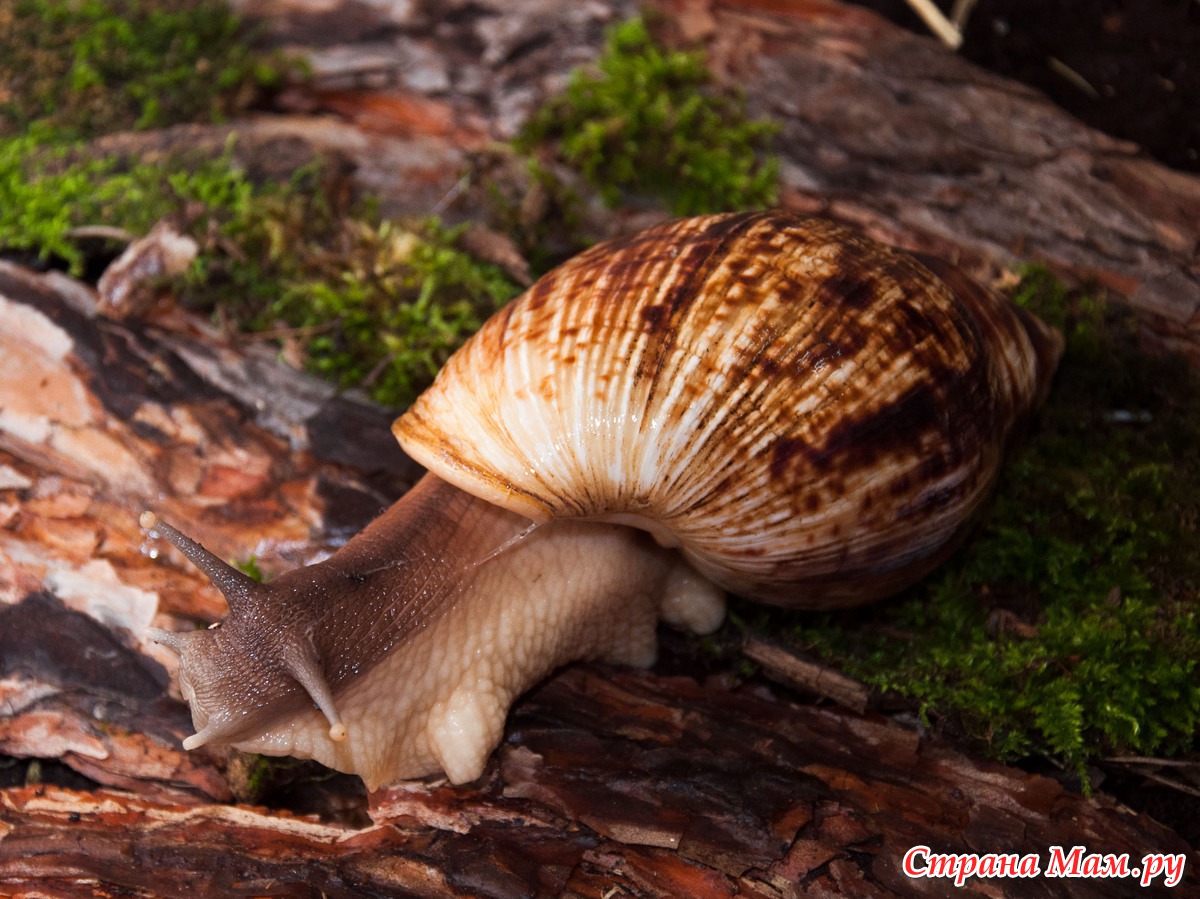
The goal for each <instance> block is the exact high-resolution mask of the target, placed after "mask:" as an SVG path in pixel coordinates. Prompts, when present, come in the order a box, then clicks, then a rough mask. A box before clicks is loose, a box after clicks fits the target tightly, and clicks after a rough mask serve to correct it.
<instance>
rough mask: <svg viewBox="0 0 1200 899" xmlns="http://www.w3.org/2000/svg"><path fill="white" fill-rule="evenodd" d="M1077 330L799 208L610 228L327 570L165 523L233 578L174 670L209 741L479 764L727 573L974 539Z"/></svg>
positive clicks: (868, 588) (824, 595)
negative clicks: (246, 562) (209, 545)
mask: <svg viewBox="0 0 1200 899" xmlns="http://www.w3.org/2000/svg"><path fill="white" fill-rule="evenodd" d="M1060 351H1061V339H1060V337H1059V336H1058V335H1057V334H1056V333H1055V332H1053V331H1051V330H1049V329H1048V328H1046V327H1045V326H1044V325H1043V324H1042V323H1041V322H1039V321H1038V320H1036V319H1035V318H1033V317H1032V316H1031V315H1029V314H1027V313H1025V312H1023V311H1022V310H1020V309H1017V308H1016V307H1014V306H1012V305H1011V304H1009V303H1008V302H1007V301H1005V300H1004V299H1003V298H1001V297H998V296H997V295H995V294H994V293H992V292H990V291H989V290H987V289H985V288H983V287H980V286H979V285H977V284H975V283H973V282H972V281H971V280H969V279H968V278H967V277H965V276H964V275H963V274H961V273H960V272H959V271H958V270H957V269H955V268H953V267H952V266H950V265H948V264H946V263H942V262H938V261H936V260H932V259H922V260H920V261H918V259H916V258H914V257H913V256H910V255H907V254H905V253H902V252H898V251H895V250H891V249H889V248H886V247H883V246H881V245H879V244H877V243H875V242H873V241H871V240H869V239H867V238H865V237H864V236H862V235H861V234H859V233H858V232H856V231H854V230H852V229H850V228H847V227H845V226H842V225H838V224H834V223H832V222H828V221H823V220H816V219H804V218H799V217H795V216H792V215H788V214H784V213H780V212H763V213H750V214H735V215H721V216H708V217H702V218H693V219H685V220H681V221H676V222H672V223H669V224H666V225H663V226H661V227H657V228H653V229H651V230H649V231H645V232H643V233H641V234H638V235H635V236H633V237H628V238H625V239H622V240H617V241H613V242H609V243H605V244H601V245H598V246H595V247H593V248H592V249H590V250H588V251H586V252H584V253H582V254H581V255H579V256H577V257H575V258H574V259H572V260H570V261H568V262H566V263H565V264H563V265H562V266H560V267H559V268H557V269H555V270H554V271H552V272H550V273H549V274H547V275H546V276H545V277H543V278H542V279H541V280H540V281H538V282H537V283H536V284H534V285H533V286H532V287H531V288H530V289H529V290H528V291H527V292H526V293H525V294H524V295H523V296H522V297H520V298H519V299H518V300H516V301H514V302H513V303H511V304H510V305H508V306H507V307H505V308H504V309H502V310H501V311H500V312H499V313H497V314H496V315H495V316H494V317H493V318H492V319H491V320H489V321H488V322H487V323H486V324H485V325H484V326H483V328H482V329H481V330H480V331H479V332H478V333H477V334H476V335H475V336H474V337H473V338H472V339H471V340H470V341H468V342H467V344H466V345H465V346H463V348H462V349H461V350H459V351H458V353H456V354H455V355H454V356H453V357H452V358H451V359H450V361H449V363H448V364H447V365H446V366H445V368H444V369H443V370H442V372H441V373H440V374H439V375H438V378H437V380H436V382H435V383H434V384H433V386H432V387H431V388H430V389H429V390H428V391H426V392H425V393H424V394H423V395H422V396H421V397H420V398H419V399H418V400H417V401H416V403H415V404H414V405H413V406H412V407H411V408H410V409H409V410H408V411H407V412H405V413H404V414H403V415H402V416H401V417H400V418H399V419H398V420H397V421H396V423H395V425H394V427H393V430H394V431H395V435H396V438H397V439H398V440H399V442H400V445H401V446H402V447H403V448H404V450H405V451H406V452H407V453H408V454H409V455H410V456H412V457H413V458H414V459H416V460H417V461H418V462H420V463H421V464H422V465H424V466H425V467H426V468H427V469H428V471H429V473H428V474H427V475H425V477H424V478H423V479H422V480H421V481H420V482H419V483H417V485H416V486H415V487H414V488H413V489H412V490H411V491H410V492H409V493H407V494H406V495H405V496H403V497H402V498H401V499H400V500H399V501H398V502H397V503H395V505H393V506H392V507H391V508H389V509H388V510H387V511H385V512H384V513H383V514H382V515H381V516H380V517H379V518H378V519H376V520H375V521H374V522H373V523H371V524H370V525H369V526H368V527H367V528H366V529H364V530H363V531H362V532H361V533H360V534H358V535H357V536H356V537H354V538H353V539H352V540H350V541H349V542H348V543H347V544H346V545H345V546H344V547H343V548H342V549H340V550H339V551H338V552H337V553H335V554H334V555H333V556H332V557H330V558H329V559H328V560H326V561H324V562H321V563H319V564H315V565H310V566H308V567H304V568H300V569H297V570H293V571H288V572H287V573H285V574H282V575H280V576H279V577H277V578H276V579H275V580H273V581H271V582H270V583H267V584H260V583H257V582H255V581H253V580H251V579H250V578H249V577H247V576H245V575H243V574H242V573H241V572H239V571H237V570H236V569H234V568H231V567H230V566H228V565H226V564H225V563H224V562H222V561H221V560H219V559H217V558H215V557H213V556H212V555H211V554H209V553H208V552H207V551H206V550H204V549H203V548H202V547H200V546H199V545H198V544H196V543H194V542H192V541H190V540H188V539H187V538H186V537H183V536H182V535H180V534H179V533H178V532H177V531H175V530H174V529H173V528H170V527H169V526H167V525H165V524H163V523H161V522H158V521H157V520H156V519H155V517H154V516H153V515H151V514H149V513H147V515H145V516H144V517H143V524H144V525H145V526H147V527H151V528H153V529H154V530H156V531H157V532H159V533H160V534H162V535H164V536H166V537H167V538H169V539H170V540H171V541H172V542H173V543H175V544H176V545H177V546H178V547H179V548H180V549H181V550H182V551H183V553H184V554H185V555H186V556H187V557H188V558H189V559H191V560H192V561H193V562H194V563H195V564H197V565H198V566H199V567H200V568H201V569H202V570H203V571H204V572H205V573H206V574H207V575H208V576H209V577H210V578H211V579H212V581H213V583H215V584H216V586H217V587H219V588H220V589H221V591H222V592H223V593H224V594H225V596H226V598H227V599H228V601H229V609H230V611H229V615H228V616H227V617H226V618H225V620H224V621H223V622H222V623H221V625H220V626H219V627H216V628H213V629H209V630H201V631H196V632H193V633H166V632H162V631H159V632H156V634H155V638H156V639H158V640H159V641H161V642H163V643H165V644H167V645H168V646H170V647H172V648H173V649H175V650H176V651H177V652H178V653H179V655H180V657H181V660H180V668H179V684H180V689H181V691H182V693H183V696H184V698H185V699H186V700H187V701H188V702H189V703H190V704H191V711H192V720H193V723H194V724H195V726H196V728H197V733H196V734H195V735H194V736H192V737H189V738H188V739H187V740H185V741H184V746H185V747H187V748H193V747H196V746H201V745H204V744H209V743H212V744H232V745H234V746H236V747H239V748H241V749H246V750H251V751H257V752H263V753H268V754H277V755H293V756H300V757H311V758H315V759H317V760H319V761H321V762H323V763H324V764H326V765H328V766H330V767H333V768H337V769H339V770H342V771H349V772H354V773H357V774H359V775H361V776H362V778H363V779H364V780H365V781H366V783H367V784H368V786H370V787H372V788H374V787H376V786H378V785H381V784H385V783H389V782H392V781H396V780H400V779H404V778H412V777H418V776H422V775H427V774H431V773H436V772H445V774H446V776H447V777H448V778H449V779H450V780H451V781H453V782H455V783H462V782H466V781H470V780H473V779H474V778H476V777H478V776H479V775H480V774H481V773H482V771H483V768H484V765H485V763H486V761H487V759H488V756H489V754H490V753H491V751H492V750H493V749H494V748H495V747H496V745H497V744H498V743H499V741H500V739H501V736H502V733H503V728H504V721H505V716H506V714H507V711H508V708H509V706H510V705H511V703H512V702H513V701H514V700H515V699H516V697H517V696H518V695H520V694H521V693H522V692H523V691H524V690H526V689H528V688H529V687H530V686H531V685H533V684H534V683H536V682H537V681H539V680H540V679H541V678H543V677H544V676H545V675H546V674H547V673H548V672H550V671H551V670H553V669H554V668H556V667H558V666H560V665H562V664H564V663H566V662H569V661H572V660H578V659H600V660H606V661H610V662H616V663H621V664H630V665H647V664H649V663H651V662H652V660H653V659H654V654H655V627H656V624H657V622H658V621H659V620H665V621H667V622H669V623H671V624H674V625H678V626H681V627H686V628H690V629H692V630H695V631H699V632H707V631H711V630H713V629H715V628H716V627H717V626H718V625H719V624H720V622H721V620H722V616H723V613H724V596H725V593H726V591H732V592H734V593H736V594H740V595H743V596H747V597H751V598H756V599H759V600H761V601H764V602H768V603H774V604H778V605H784V606H792V607H796V608H810V609H815V608H835V607H844V606H850V605H854V604H858V603H863V602H868V601H870V600H874V599H878V598H880V597H883V596H886V595H888V594H890V593H893V592H895V591H896V590H898V589H900V588H902V587H904V586H906V585H908V584H911V583H912V582H913V581H915V580H916V579H918V578H920V577H921V576H922V575H924V574H925V573H926V572H928V571H929V570H930V569H932V568H933V567H934V566H936V565H937V564H938V563H939V562H940V561H942V560H943V559H944V558H945V557H946V556H947V555H948V554H949V552H950V551H951V549H952V548H953V547H954V546H955V543H956V540H957V538H958V537H959V536H960V535H961V534H962V532H963V530H964V527H965V526H966V525H967V523H968V522H969V520H970V518H971V516H972V513H973V512H974V511H975V510H976V509H977V507H978V506H979V505H980V503H981V502H982V501H983V499H984V498H985V496H986V495H987V493H988V491H989V489H990V488H991V486H992V485H993V483H994V482H995V480H996V476H997V471H998V469H999V466H1000V462H1001V457H1002V454H1003V451H1004V446H1005V443H1006V441H1007V439H1008V437H1009V435H1010V433H1011V432H1012V431H1013V429H1014V425H1016V424H1017V422H1019V421H1020V420H1021V419H1023V418H1024V417H1026V416H1027V414H1028V413H1029V412H1030V411H1031V410H1032V409H1033V408H1034V407H1036V405H1037V403H1038V402H1040V400H1041V398H1042V397H1043V396H1044V395H1045V392H1046V389H1047V383H1048V381H1049V379H1050V376H1051V374H1052V372H1053V369H1054V367H1055V364H1056V362H1057V359H1058V356H1059V353H1060Z"/></svg>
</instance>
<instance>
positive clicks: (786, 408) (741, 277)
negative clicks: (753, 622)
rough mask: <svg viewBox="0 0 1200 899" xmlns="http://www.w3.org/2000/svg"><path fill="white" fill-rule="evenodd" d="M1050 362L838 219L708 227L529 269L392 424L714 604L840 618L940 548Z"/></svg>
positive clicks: (938, 274)
mask: <svg viewBox="0 0 1200 899" xmlns="http://www.w3.org/2000/svg"><path fill="white" fill-rule="evenodd" d="M1059 346H1060V344H1059V343H1058V342H1057V335H1054V334H1053V332H1050V331H1049V330H1048V329H1046V328H1045V327H1044V326H1043V325H1042V324H1041V323H1040V322H1038V321H1036V320H1035V319H1033V318H1032V317H1031V316H1028V315H1026V314H1024V313H1022V312H1020V311H1019V310H1016V309H1015V308H1014V307H1012V306H1010V305H1009V304H1008V303H1007V302H1006V301H1005V300H1003V299H1002V298H999V297H997V296H995V295H993V294H992V293H991V292H989V291H987V290H985V289H983V288H981V287H979V286H978V285H975V284H974V283H973V282H971V281H970V280H969V279H967V278H966V277H965V276H962V275H961V274H959V273H958V272H957V270H955V269H953V268H952V267H950V266H947V265H945V264H944V263H937V262H934V261H930V262H929V263H928V264H926V263H923V262H921V261H918V260H917V259H915V258H914V257H912V256H909V255H907V254H905V253H902V252H898V251H895V250H891V249H888V248H886V247H883V246H881V245H879V244H877V243H875V242H873V241H871V240H869V239H868V238H866V237H864V236H863V235H861V234H859V233H858V232H856V231H854V230H853V229H850V228H848V227H845V226H842V225H839V224H835V223H833V222H828V221H824V220H818V219H804V218H799V217H796V216H792V215H788V214H784V213H779V212H763V213H748V214H735V215H723V216H706V217H701V218H693V219H685V220H681V221H677V222H672V223H669V224H667V225H663V226H661V227H658V228H654V229H651V230H649V231H646V232H643V233H641V234H638V235H635V236H633V237H630V238H626V239H622V240H618V241H613V242H609V243H605V244H600V245H598V246H595V247H593V248H592V249H590V250H588V251H587V252H585V253H583V254H581V255H579V256H577V257H575V258H574V259H572V260H570V261H569V262H567V263H565V264H563V265H562V266H560V267H559V268H557V269H555V270H554V271H552V272H550V273H549V274H547V275H546V276H545V277H543V278H542V279H541V280H540V281H538V282H537V283H536V284H535V285H533V287H531V288H530V289H529V290H528V291H527V292H526V293H525V294H524V295H523V296H522V297H521V298H519V299H518V300H516V301H514V302H513V303H512V304H510V305H509V306H508V307H506V308H505V309H503V310H501V312H499V313H498V314H497V315H495V316H494V317H493V318H492V319H491V320H489V321H488V322H487V323H486V324H485V325H484V326H483V328H482V329H481V330H480V331H479V333H478V334H476V335H475V336H474V337H473V338H472V339H471V340H469V341H468V342H467V343H466V344H465V345H464V346H463V348H462V349H461V350H460V351H459V352H458V353H456V354H455V355H454V356H453V357H452V358H451V359H450V361H449V362H448V363H447V365H446V366H445V368H444V369H443V370H442V372H441V373H440V374H439V375H438V378H437V380H436V381H435V383H434V385H433V386H432V387H431V388H430V389H429V390H428V391H426V392H425V393H424V394H423V395H422V396H421V397H420V398H419V399H418V400H417V402H416V403H415V404H414V405H413V407H412V408H411V409H410V410H409V411H408V412H406V413H405V414H404V415H403V416H401V418H400V419H398V420H397V422H396V423H395V425H394V428H393V430H394V432H395V434H396V436H397V438H398V439H399V441H400V443H401V445H402V446H403V447H404V449H405V450H406V451H407V452H408V453H409V455H411V456H412V457H413V458H414V459H416V460H417V461H418V462H420V463H421V464H423V465H425V466H426V467H427V468H429V469H430V470H431V471H433V472H434V473H435V474H437V475H439V476H440V477H442V478H443V479H445V480H447V481H450V482H451V483H452V484H454V485H456V486H458V487H460V488H462V489H464V490H466V491H467V492H469V493H472V494H475V495H477V496H479V497H481V498H483V499H486V500H488V501H490V502H493V503H497V504H499V505H501V506H504V507H506V508H508V509H510V510H512V511H515V512H519V513H521V514H524V515H526V516H528V517H530V518H531V519H534V520H536V521H544V520H547V519H549V518H558V517H581V518H601V519H607V520H615V521H624V522H626V523H632V524H638V525H640V526H643V527H645V528H646V529H647V530H650V531H651V532H652V533H654V534H655V535H656V537H658V538H659V540H660V542H664V543H668V544H672V545H678V546H679V547H680V549H681V551H682V552H683V553H684V554H685V556H687V558H688V559H689V560H690V561H691V562H692V564H693V565H695V567H696V568H697V569H699V570H700V571H701V572H702V573H704V574H705V575H706V576H708V577H710V578H711V579H712V580H714V581H715V582H717V583H719V584H720V585H722V586H723V587H726V588H727V589H730V590H732V591H734V592H737V593H742V594H745V595H749V596H754V597H758V598H760V599H764V600H767V601H770V602H775V603H780V604H785V605H794V606H807V607H824V606H836V605H848V604H853V603H855V602H863V601H867V600H870V599H874V598H877V597H879V596H881V595H884V594H886V593H888V592H891V591H893V590H895V589H899V588H900V587H902V586H904V585H906V584H907V583H909V582H911V581H913V580H915V579H916V578H917V577H919V576H920V575H922V574H924V573H925V572H926V571H927V570H928V569H929V568H931V567H933V565H935V564H936V563H937V562H938V561H940V560H941V559H942V558H943V557H944V556H945V555H946V553H947V552H948V549H949V547H951V546H952V545H953V543H954V538H955V537H956V536H957V535H958V534H959V533H960V532H961V531H962V529H963V527H964V524H965V523H966V522H967V520H968V519H969V517H970V516H971V513H972V512H973V511H974V510H975V509H976V507H977V506H978V505H979V504H980V502H982V500H983V498H984V496H985V495H986V493H987V490H988V488H989V487H990V486H991V484H992V483H993V481H994V480H995V475H996V472H997V470H998V468H999V464H1000V458H1001V455H1002V452H1003V446H1004V442H1005V439H1006V436H1007V435H1008V433H1009V431H1010V430H1011V429H1012V427H1013V425H1014V423H1015V422H1016V421H1017V420H1018V419H1020V418H1021V417H1022V416H1024V415H1025V414H1026V413H1027V412H1028V411H1029V410H1030V408H1031V407H1032V406H1033V405H1034V404H1035V403H1036V402H1037V401H1038V399H1039V398H1040V397H1041V396H1042V395H1044V392H1045V385H1046V383H1047V381H1048V379H1049V377H1050V374H1051V373H1052V371H1053V367H1054V364H1055V362H1056V360H1057V355H1058V351H1059Z"/></svg>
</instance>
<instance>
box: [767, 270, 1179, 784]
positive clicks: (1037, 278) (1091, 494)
mask: <svg viewBox="0 0 1200 899" xmlns="http://www.w3.org/2000/svg"><path fill="white" fill-rule="evenodd" d="M1016 299H1017V300H1018V301H1019V302H1022V303H1024V304H1026V305H1028V306H1030V307H1032V308H1034V309H1035V311H1037V312H1039V313H1040V314H1041V315H1043V316H1044V317H1045V318H1047V319H1048V320H1050V321H1053V322H1054V323H1056V324H1058V325H1059V326H1061V327H1063V328H1064V330H1065V332H1066V334H1067V337H1068V340H1067V350H1066V356H1065V358H1064V359H1063V362H1062V366H1061V368H1060V370H1059V374H1058V378H1057V381H1056V384H1055V388H1054V391H1053V393H1052V395H1051V397H1050V400H1049V402H1048V404H1047V406H1046V408H1045V409H1044V411H1043V412H1042V415H1041V421H1040V424H1039V427H1038V428H1037V430H1036V432H1035V433H1033V434H1032V435H1031V437H1030V438H1029V439H1028V440H1027V441H1026V442H1025V443H1023V444H1022V445H1021V446H1019V447H1018V448H1017V450H1016V452H1015V453H1014V454H1013V457H1012V458H1011V460H1010V462H1009V464H1008V466H1007V468H1006V469H1005V472H1004V474H1003V477H1002V480H1001V483H1000V486H999V489H998V492H997V495H996V498H995V500H994V502H993V503H992V505H991V506H990V508H989V509H988V510H987V514H986V516H985V518H984V520H983V522H982V524H981V527H980V530H979V532H978V533H977V535H976V536H975V538H974V539H973V540H972V541H971V542H970V544H969V545H968V546H966V547H965V548H964V549H963V550H962V551H961V552H960V553H959V554H958V555H957V556H956V557H955V559H954V560H952V562H951V563H950V564H949V565H948V566H947V567H946V568H944V569H942V570H941V571H940V572H938V573H936V574H935V575H934V576H933V577H931V578H929V579H927V580H926V581H925V582H924V583H923V584H920V585H918V586H917V587H916V588H914V589H912V590H910V591H908V592H907V593H906V594H905V595H903V596H902V597H900V598H898V599H896V600H894V601H891V602H888V603H885V604H883V605H880V606H875V607H872V608H868V609H864V610H857V611H853V612H847V613H841V614H823V615H818V616H782V615H774V616H770V617H773V618H774V624H773V625H771V624H768V622H767V621H765V620H764V619H765V618H766V617H767V616H760V615H759V614H758V613H757V612H749V613H747V614H748V617H749V619H750V620H751V621H753V622H754V624H755V625H756V626H757V627H764V626H782V627H785V628H790V632H791V639H792V640H793V642H794V643H795V645H796V646H798V647H800V648H803V649H806V650H808V651H811V652H814V653H816V654H818V655H819V656H822V657H824V658H825V659H826V660H828V661H831V662H833V663H834V664H837V665H839V666H841V667H843V668H844V669H846V670H847V671H849V672H850V673H852V674H854V675H856V676H858V677H860V678H862V679H863V680H865V681H866V682H868V683H869V684H871V685H873V686H874V687H876V688H879V689H881V690H885V691H890V692H892V693H894V694H898V695H899V696H901V697H904V698H906V699H907V700H910V701H911V702H913V703H914V704H915V706H916V708H917V709H918V710H919V712H920V715H921V716H922V718H923V719H925V720H926V722H927V723H931V724H933V725H935V726H937V727H938V728H940V729H942V730H944V731H947V732H949V733H952V734H953V733H960V734H962V735H965V736H966V737H967V738H968V739H969V740H971V741H974V742H976V743H977V744H979V745H982V746H983V747H985V748H986V749H987V750H988V751H989V752H990V753H991V754H993V755H995V756H998V757H1000V758H1004V759H1016V758H1019V757H1022V756H1027V755H1030V754H1044V755H1046V756H1048V757H1050V758H1051V759H1053V760H1056V761H1057V762H1059V763H1060V764H1062V765H1063V766H1065V767H1067V768H1069V769H1071V770H1073V771H1075V772H1077V773H1079V774H1080V775H1081V776H1083V777H1084V782H1085V783H1086V774H1085V771H1086V765H1087V763H1088V762H1089V761H1090V760H1092V759H1095V758H1097V757H1101V756H1105V755H1109V754H1125V753H1130V754H1144V755H1153V754H1171V753H1179V752H1184V751H1187V750H1188V749H1190V748H1193V747H1194V746H1195V740H1196V734H1197V728H1198V726H1200V676H1198V672H1197V670H1196V663H1197V659H1200V593H1198V590H1200V531H1198V527H1197V523H1198V522H1200V453H1197V452H1196V447H1198V446H1200V379H1198V378H1197V376H1196V375H1195V373H1194V372H1191V371H1189V370H1188V368H1187V366H1186V364H1185V363H1184V362H1183V361H1182V360H1179V359H1170V358H1162V357H1158V356H1152V355H1147V354H1145V353H1143V352H1141V351H1140V350H1139V349H1138V348H1137V346H1136V344H1135V340H1134V337H1133V329H1132V323H1131V321H1130V319H1129V317H1128V316H1127V315H1126V314H1123V313H1121V312H1119V311H1117V310H1115V309H1108V308H1106V307H1105V305H1104V304H1103V303H1101V302H1100V301H1098V300H1095V299H1092V298H1089V297H1086V296H1082V295H1077V294H1072V293H1069V292H1067V291H1065V290H1064V289H1063V288H1062V286H1061V285H1059V284H1057V283H1056V282H1055V281H1054V280H1053V279H1052V278H1051V277H1049V276H1048V275H1047V274H1046V273H1045V272H1044V271H1040V270H1031V271H1029V272H1027V273H1026V275H1025V277H1024V279H1023V280H1022V283H1021V285H1020V286H1019V287H1018V288H1017V290H1016Z"/></svg>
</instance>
